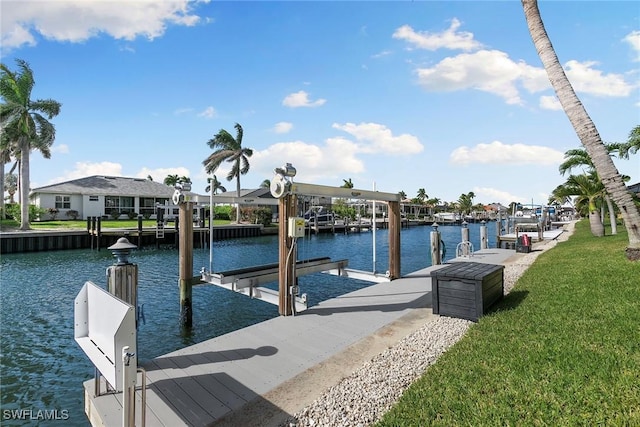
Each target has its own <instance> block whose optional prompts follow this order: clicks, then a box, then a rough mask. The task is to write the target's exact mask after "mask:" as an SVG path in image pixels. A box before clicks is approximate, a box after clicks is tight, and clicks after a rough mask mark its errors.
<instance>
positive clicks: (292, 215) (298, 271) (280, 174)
mask: <svg viewBox="0 0 640 427" xmlns="http://www.w3.org/2000/svg"><path fill="white" fill-rule="evenodd" d="M295 174H296V170H295V168H294V167H293V166H291V164H290V163H287V164H286V165H285V166H284V167H282V168H276V169H275V176H274V178H273V180H272V181H271V187H270V191H271V194H272V195H273V196H274V197H275V198H276V200H274V201H275V202H277V203H278V209H279V230H278V248H279V249H278V252H279V257H278V259H279V261H278V263H274V264H267V265H259V266H254V267H248V268H241V269H236V270H229V271H224V272H217V273H216V272H214V271H213V245H212V244H210V245H209V250H210V265H209V271H206V269H205V268H204V267H203V268H202V270H201V280H202V281H203V282H205V283H209V284H212V285H216V286H219V287H222V288H225V289H228V290H232V291H234V292H238V293H241V294H244V295H247V296H249V297H251V298H256V299H260V300H263V301H265V302H269V303H272V304H277V305H278V307H279V312H280V314H281V315H285V316H288V315H295V313H296V312H300V311H303V310H306V309H307V298H306V294H302V295H299V288H298V285H297V283H298V281H297V278H298V277H300V276H302V275H306V274H311V273H318V272H324V273H328V274H333V275H337V276H342V277H349V278H354V279H360V280H365V281H370V282H384V281H391V280H393V279H396V278H399V277H400V195H399V194H394V193H382V192H378V191H375V189H374V191H370V190H357V189H353V188H342V187H330V186H324V185H315V184H304V183H294V182H293V177H294V176H295ZM374 188H375V187H374ZM298 196H324V197H343V198H351V199H362V200H374V201H376V200H377V201H383V202H387V203H388V204H389V268H388V270H387V271H386V272H385V273H384V274H380V273H378V272H377V271H376V267H375V222H374V233H373V236H374V237H373V246H374V247H373V254H374V255H373V262H374V267H373V271H372V272H367V271H361V270H353V269H349V268H347V266H348V260H346V259H344V260H332V259H331V258H329V257H323V258H314V259H308V260H300V261H298V260H297V239H298V238H300V237H302V238H304V233H305V230H304V229H305V225H304V219H303V218H298V217H296V214H297V197H298ZM230 199H233V200H232V202H235V203H242V202H246V200H243V198H242V197H240V198H237V200H236V199H235V198H230ZM374 203H375V202H374ZM211 205H212V206H213V196H212V197H211ZM210 235H211V236H213V233H210ZM292 260H296V261H295V262H292ZM276 280H277V281H278V284H279V287H278V290H273V289H269V288H266V287H263V286H261V285H263V284H265V283H269V282H274V281H276Z"/></svg>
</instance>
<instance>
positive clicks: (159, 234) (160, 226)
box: [156, 222, 164, 239]
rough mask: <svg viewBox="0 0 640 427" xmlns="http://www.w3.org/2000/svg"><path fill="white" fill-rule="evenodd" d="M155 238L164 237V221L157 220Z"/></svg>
mask: <svg viewBox="0 0 640 427" xmlns="http://www.w3.org/2000/svg"><path fill="white" fill-rule="evenodd" d="M156 239H164V223H163V222H159V223H157V225H156Z"/></svg>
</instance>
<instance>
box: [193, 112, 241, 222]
mask: <svg viewBox="0 0 640 427" xmlns="http://www.w3.org/2000/svg"><path fill="white" fill-rule="evenodd" d="M234 127H235V129H236V137H235V138H234V137H233V136H231V134H230V133H229V132H227V131H226V130H224V129H220V131H219V132H218V133H217V134H215V135H214V136H213V138H211V139H210V140H209V141H208V142H207V145H209V148H211V149H212V150H214V151H213V153H211V154H210V155H209V157H207V158H206V159H204V161H203V162H202V164H203V165H204V167H205V170H206V171H207V173H209V174H213V172H214V171H215V170H216V169H218V167H219V166H220V164H221V163H222V162H224V161H227V162H229V163H231V164H232V166H231V171H230V172H229V173H228V174H227V181H231V180H232V179H234V178H236V195H237V197H238V198H239V197H240V175H246V174H247V172H249V157H251V156H252V155H253V150H252V149H251V148H245V147H243V146H242V134H243V131H242V126H240V124H238V123H236V124H235V126H234ZM236 222H237V223H240V204H238V206H237V209H236Z"/></svg>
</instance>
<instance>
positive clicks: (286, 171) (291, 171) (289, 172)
mask: <svg viewBox="0 0 640 427" xmlns="http://www.w3.org/2000/svg"><path fill="white" fill-rule="evenodd" d="M274 172H275V173H277V174H279V175H282V176H283V177H287V178H293V177H294V176H296V173H297V171H296V168H294V167H293V165H292V164H291V163H287V164H286V165H284V166H283V167H281V168H275V169H274Z"/></svg>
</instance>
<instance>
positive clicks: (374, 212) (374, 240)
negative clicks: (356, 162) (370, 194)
mask: <svg viewBox="0 0 640 427" xmlns="http://www.w3.org/2000/svg"><path fill="white" fill-rule="evenodd" d="M373 191H376V182H375V181H373ZM372 204H373V220H372V222H371V226H372V227H373V229H372V231H373V274H375V273H376V201H375V199H374V200H373V201H372Z"/></svg>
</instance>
